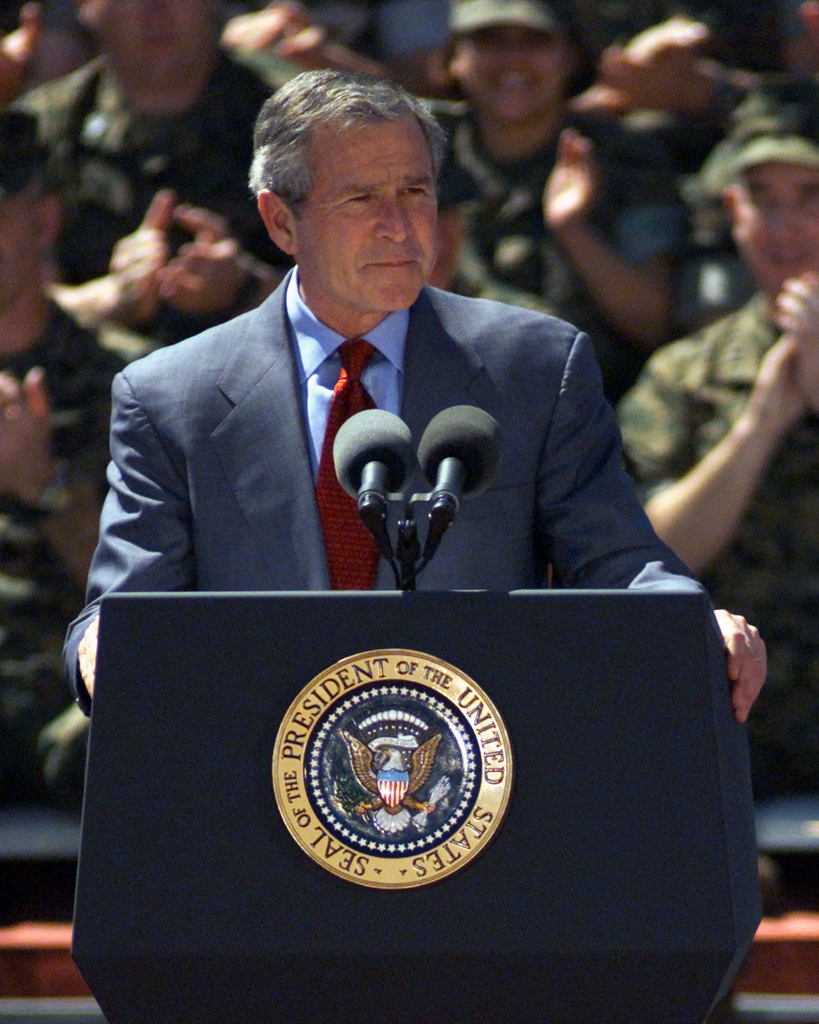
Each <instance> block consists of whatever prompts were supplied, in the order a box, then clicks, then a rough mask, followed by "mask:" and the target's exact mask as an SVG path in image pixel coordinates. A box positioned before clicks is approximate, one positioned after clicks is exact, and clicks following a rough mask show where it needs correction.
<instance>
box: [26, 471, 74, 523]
mask: <svg viewBox="0 0 819 1024" xmlns="http://www.w3.org/2000/svg"><path fill="white" fill-rule="evenodd" d="M73 500H74V498H73V494H72V492H71V486H70V480H69V468H68V463H66V462H64V461H63V460H58V461H57V462H56V464H55V470H54V475H53V477H52V478H51V480H50V481H49V482H48V483H47V484H46V486H45V487H44V488H43V490H42V491H41V492H40V494H39V495H38V497H37V498H35V499H34V500H33V501H28V500H24V499H22V498H20V499H18V500H17V502H16V503H15V504H16V506H17V510H18V511H19V512H20V513H22V516H23V517H24V518H26V519H29V520H39V519H43V518H45V517H47V516H52V515H56V514H58V513H60V512H65V511H66V510H67V509H69V508H70V507H71V505H72V503H73Z"/></svg>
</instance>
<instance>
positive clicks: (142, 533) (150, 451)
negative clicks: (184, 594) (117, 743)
mask: <svg viewBox="0 0 819 1024" xmlns="http://www.w3.org/2000/svg"><path fill="white" fill-rule="evenodd" d="M112 396H113V410H112V418H111V462H110V463H109V466H108V486H109V489H108V494H107V496H106V499H105V503H104V505H103V510H102V516H101V519H100V538H99V543H98V546H97V550H96V552H95V554H94V558H93V561H92V563H91V569H90V572H89V575H88V588H87V592H86V601H87V604H86V607H85V609H84V610H83V612H82V613H81V614H80V616H79V617H78V618H77V619H76V620H75V621H74V622H73V623H72V624H71V626H70V627H69V630H68V635H67V638H66V645H65V651H64V660H65V667H66V673H67V677H68V681H69V683H70V684H71V686H72V688H73V690H74V693H75V695H76V696H77V698H78V700H79V702H80V704H81V706H83V708H84V710H86V711H87V710H88V707H89V703H90V702H89V699H88V694H87V693H86V692H85V687H84V685H83V683H82V680H81V678H80V675H79V667H78V662H77V648H78V646H79V642H80V639H81V638H82V635H83V633H84V632H85V629H86V627H87V625H88V624H89V622H90V621H91V620H92V619H93V618H94V616H95V615H97V614H98V611H99V601H100V599H101V597H102V596H103V595H104V594H106V593H109V592H111V591H118V592H150V591H154V592H155V591H181V590H194V589H196V572H195V565H194V557H193V544H192V537H191V509H190V498H189V493H188V485H187V478H186V473H185V467H184V461H183V460H182V458H181V456H179V455H178V454H175V453H174V452H173V450H172V449H171V447H170V445H169V443H168V442H167V440H166V441H164V442H163V439H162V438H161V437H160V436H159V434H158V433H157V431H156V429H155V428H154V425H153V424H152V422H151V419H150V416H149V414H148V412H147V411H146V409H145V408H144V407H143V406H142V405H141V403H140V402H139V401H138V399H137V398H136V396H135V394H134V392H133V390H132V388H131V385H130V382H129V380H128V377H127V371H126V372H125V373H120V374H118V375H117V377H116V378H115V379H114V384H113V388H112Z"/></svg>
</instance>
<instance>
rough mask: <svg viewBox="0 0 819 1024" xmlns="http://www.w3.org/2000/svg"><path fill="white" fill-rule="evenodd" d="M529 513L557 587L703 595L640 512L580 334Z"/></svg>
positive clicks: (612, 418) (567, 368)
mask: <svg viewBox="0 0 819 1024" xmlns="http://www.w3.org/2000/svg"><path fill="white" fill-rule="evenodd" d="M537 514H538V528H539V533H540V535H541V537H542V538H544V544H545V545H546V556H547V558H548V559H549V561H550V562H551V563H552V565H553V567H554V569H555V572H556V574H557V578H558V582H559V584H560V585H561V586H564V587H573V588H607V587H610V588H622V587H639V588H644V587H653V586H664V587H674V588H677V589H683V590H702V589H703V588H702V587H701V585H700V584H699V583H697V582H696V581H695V580H694V579H693V577H692V574H691V572H690V571H689V570H688V568H687V567H686V566H685V565H684V564H683V563H682V562H681V561H680V559H679V558H677V557H676V555H674V553H673V552H672V551H671V550H670V548H668V547H667V546H666V545H665V544H664V543H663V542H662V541H661V540H660V539H659V538H658V537H657V535H656V534H655V532H654V530H653V528H652V526H651V524H650V522H649V520H648V517H647V516H646V514H645V512H644V511H643V508H642V506H641V504H640V502H639V500H638V497H637V494H636V491H635V488H634V484H633V481H632V480H631V478H630V477H629V476H628V474H627V473H626V472H625V470H624V468H623V457H622V446H621V442H620V433H619V429H618V427H617V423H616V419H615V416H614V412H613V410H612V408H611V406H610V405H609V403H608V402H607V401H606V399H605V397H604V395H603V390H602V387H601V385H600V374H599V371H598V369H597V366H596V364H595V361H594V356H593V353H592V348H591V345H590V343H589V340H588V338H587V337H586V336H585V335H583V334H579V335H578V336H577V337H576V338H575V340H574V343H573V345H572V347H571V349H570V352H569V355H568V358H567V360H566V364H565V367H564V373H563V379H562V381H561V385H560V392H559V395H558V399H557V402H556V404H555V410H554V415H553V417H552V421H551V424H550V427H549V430H548V435H547V438H546V443H545V445H544V449H543V454H542V457H541V466H540V476H539V479H538V510H537Z"/></svg>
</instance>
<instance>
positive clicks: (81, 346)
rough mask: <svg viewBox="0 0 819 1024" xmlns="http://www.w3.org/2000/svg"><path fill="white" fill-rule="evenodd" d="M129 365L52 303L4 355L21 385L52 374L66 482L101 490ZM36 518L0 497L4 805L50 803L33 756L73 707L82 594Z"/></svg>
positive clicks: (0, 793) (57, 443) (0, 771)
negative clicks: (67, 644)
mask: <svg viewBox="0 0 819 1024" xmlns="http://www.w3.org/2000/svg"><path fill="white" fill-rule="evenodd" d="M123 365H124V362H123V361H122V360H121V359H120V358H119V357H118V356H116V355H114V354H113V353H112V352H109V351H107V350H105V349H103V348H101V347H100V346H99V345H98V343H97V339H96V337H95V336H94V335H93V334H91V333H89V332H88V331H85V330H83V329H81V328H80V327H78V326H77V325H76V324H75V323H74V321H73V320H71V319H70V318H69V317H67V316H66V315H65V314H64V313H63V312H61V311H60V310H59V309H58V307H56V306H53V307H52V311H51V319H50V322H49V325H48V328H47V330H46V333H45V335H44V337H43V338H42V339H41V341H40V342H39V343H38V344H37V345H36V346H34V347H33V348H31V349H29V350H28V351H26V352H22V353H20V354H17V355H13V356H8V357H5V358H0V370H4V371H8V372H10V373H12V374H13V375H14V376H15V377H17V378H18V379H22V378H23V377H24V376H25V374H26V373H27V372H28V371H29V370H30V369H31V368H32V367H34V366H41V367H42V368H43V369H44V370H45V373H46V381H47V384H48V390H49V395H50V398H51V402H52V407H53V411H54V451H55V454H56V456H57V458H58V459H59V460H60V461H61V463H62V464H63V465H64V466H65V468H66V472H67V474H68V478H69V480H70V478H71V477H72V476H74V477H83V478H88V477H90V478H91V479H94V480H97V481H98V482H99V488H100V495H101V496H102V494H103V493H104V490H105V466H106V464H107V462H108V421H109V416H110V391H111V381H112V378H113V376H114V374H115V373H116V372H117V371H118V370H119V369H120V368H121V367H122V366H123ZM41 522H42V520H41V519H40V518H39V517H38V514H35V513H33V512H32V511H31V510H28V509H25V508H23V507H22V506H20V504H19V503H17V502H15V501H14V500H12V499H10V498H3V497H0V612H2V614H1V615H0V802H3V803H10V802H15V801H20V800H31V799H38V798H41V797H43V796H44V789H43V784H42V780H41V778H40V777H39V767H38V764H37V759H36V757H35V748H36V743H37V737H38V734H39V732H40V730H41V729H42V728H43V727H44V726H45V725H46V723H47V722H49V721H50V720H51V719H52V718H54V716H56V715H57V714H58V713H60V712H62V711H64V709H65V708H66V706H67V705H68V704H69V701H70V693H69V691H68V687H67V685H66V683H65V679H64V675H63V665H62V646H63V641H64V639H65V631H66V628H67V626H68V623H69V622H70V621H71V619H72V618H74V616H75V615H76V614H77V612H78V611H79V610H80V609H81V608H82V606H83V602H84V594H83V591H82V588H80V587H79V586H78V585H77V584H76V582H75V581H74V580H73V579H72V578H71V576H70V575H69V573H68V571H67V570H66V568H65V567H64V566H63V565H62V563H61V562H60V560H59V559H58V558H57V556H56V555H55V554H54V552H53V550H52V549H51V547H50V546H49V544H48V541H47V540H46V538H45V536H44V533H43V530H42V527H41Z"/></svg>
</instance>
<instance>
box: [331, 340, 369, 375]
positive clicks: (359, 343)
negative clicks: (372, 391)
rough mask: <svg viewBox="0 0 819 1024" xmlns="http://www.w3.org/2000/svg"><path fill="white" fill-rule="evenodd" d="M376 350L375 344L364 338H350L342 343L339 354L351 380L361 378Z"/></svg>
mask: <svg viewBox="0 0 819 1024" xmlns="http://www.w3.org/2000/svg"><path fill="white" fill-rule="evenodd" d="M374 352H375V346H374V345H371V344H370V343H369V341H365V340H364V338H348V340H347V341H344V342H342V343H341V345H340V346H339V349H338V354H339V355H340V356H341V365H342V367H343V369H344V371H345V373H346V374H347V377H348V379H349V380H360V379H361V374H362V373H363V372H364V367H365V366H366V365H367V363H369V361H370V359H371V358H372V355H373V353H374Z"/></svg>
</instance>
